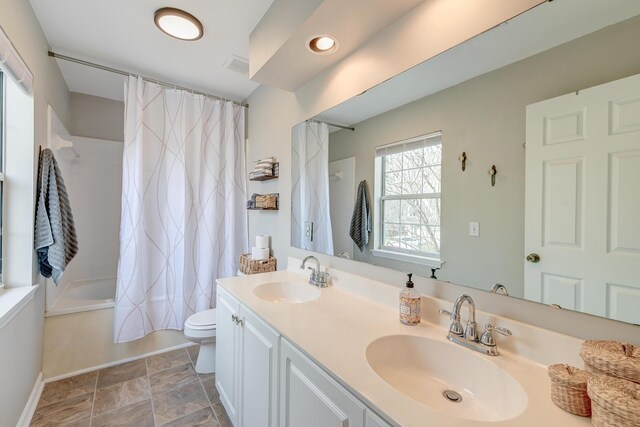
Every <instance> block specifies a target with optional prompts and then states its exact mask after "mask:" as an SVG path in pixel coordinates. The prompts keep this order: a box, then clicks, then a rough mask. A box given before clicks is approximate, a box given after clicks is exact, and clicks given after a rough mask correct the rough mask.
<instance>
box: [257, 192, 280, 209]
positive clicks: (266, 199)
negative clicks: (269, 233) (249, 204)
mask: <svg viewBox="0 0 640 427" xmlns="http://www.w3.org/2000/svg"><path fill="white" fill-rule="evenodd" d="M256 208H258V209H277V208H278V195H277V194H263V195H260V196H256Z"/></svg>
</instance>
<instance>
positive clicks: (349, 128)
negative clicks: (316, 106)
mask: <svg viewBox="0 0 640 427" xmlns="http://www.w3.org/2000/svg"><path fill="white" fill-rule="evenodd" d="M307 121H308V122H313V123H326V124H328V125H329V126H333V127H334V128H339V129H347V130H352V131H355V130H356V128H352V127H349V126H342V125H337V124H335V123H329V122H323V121H321V120H316V119H309V120H307Z"/></svg>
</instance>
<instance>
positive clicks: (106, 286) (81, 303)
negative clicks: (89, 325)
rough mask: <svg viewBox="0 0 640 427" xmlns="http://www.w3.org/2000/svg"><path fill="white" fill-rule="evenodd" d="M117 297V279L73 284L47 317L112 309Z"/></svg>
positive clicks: (68, 286) (65, 290)
mask: <svg viewBox="0 0 640 427" xmlns="http://www.w3.org/2000/svg"><path fill="white" fill-rule="evenodd" d="M115 296H116V279H115V277H113V278H109V279H97V280H83V281H78V282H71V283H69V285H67V287H66V288H65V289H64V291H63V292H62V295H60V298H58V300H57V301H56V302H55V304H54V305H53V307H51V309H50V310H49V311H47V312H46V314H45V317H49V316H58V315H61V314H69V313H78V312H80V311H90V310H99V309H103V308H111V307H113V303H114V299H115Z"/></svg>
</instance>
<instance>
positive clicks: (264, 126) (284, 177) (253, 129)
mask: <svg viewBox="0 0 640 427" xmlns="http://www.w3.org/2000/svg"><path fill="white" fill-rule="evenodd" d="M397 43H401V41H400V40H398V41H397ZM397 45H400V44H397ZM612 51H613V49H611V50H609V51H607V52H605V56H604V57H603V58H600V59H599V60H598V61H593V62H594V63H595V65H596V67H595V68H592V69H593V70H594V71H593V72H592V74H591V75H589V76H587V77H586V78H585V80H584V81H582V82H577V81H576V85H577V86H578V87H577V88H579V87H589V86H592V85H593V83H592V81H593V80H592V79H595V80H596V81H598V79H601V77H598V73H601V72H604V71H606V70H607V61H608V59H609V58H610V57H611V55H614V52H612ZM369 52H370V53H371V55H374V54H377V56H378V57H377V58H374V59H372V60H375V59H377V61H380V62H384V63H385V64H389V63H391V64H393V63H395V61H394V60H395V58H394V51H393V50H389V49H385V48H383V47H382V48H380V49H377V50H376V49H373V47H371V46H370V49H369ZM401 54H402V53H398V55H401ZM423 59H425V58H423ZM554 61H555V62H557V63H558V68H559V69H563V70H564V73H568V72H571V70H572V68H571V65H572V63H571V60H570V59H567V58H554ZM349 63H350V58H346V59H345V60H344V61H343V62H342V63H341V64H340V66H341V67H342V69H347V68H349ZM398 63H399V64H401V65H399V66H398V67H397V68H396V69H395V74H397V73H399V72H402V71H404V69H406V64H405V63H404V62H398ZM413 65H415V64H413ZM355 68H357V67H355ZM631 73H632V72H630V73H629V74H631ZM338 74H339V73H338ZM544 76H545V77H548V76H550V74H548V73H546V72H545V73H544ZM542 77H543V76H533V75H532V76H530V78H536V79H539V78H542ZM327 79H332V82H333V84H332V86H331V87H330V88H328V87H326V86H325V85H322V84H321V82H323V81H326V80H327ZM354 79H355V77H353V76H347V77H346V78H345V79H341V78H340V76H339V75H337V74H336V69H331V70H329V72H328V73H325V74H323V75H321V76H320V77H319V78H317V79H314V81H312V82H311V83H310V84H309V85H307V86H306V87H304V88H302V89H300V90H299V91H298V92H297V93H290V92H286V91H283V90H279V89H274V88H270V87H265V86H261V87H260V88H258V89H257V90H256V91H255V92H254V93H253V94H252V95H251V96H250V97H249V98H248V100H247V101H248V103H249V104H250V108H249V114H248V129H249V147H248V160H249V162H250V161H251V160H255V159H258V158H261V157H264V156H272V155H273V156H276V157H277V158H278V159H279V161H280V176H281V178H280V179H278V180H273V181H267V182H251V183H250V185H249V193H252V192H257V193H265V192H279V193H280V195H281V209H280V211H270V212H266V211H265V212H261V211H251V212H249V235H250V238H251V239H252V238H253V236H254V235H255V234H263V233H266V234H270V235H271V236H273V240H272V241H273V245H272V247H273V252H274V255H275V256H276V257H277V258H278V262H279V268H280V269H282V268H284V267H285V266H286V262H287V256H289V255H291V256H295V257H298V258H301V257H303V256H305V255H307V254H308V252H305V251H302V250H299V249H295V248H292V247H290V244H289V241H290V240H289V239H290V209H291V205H290V203H291V198H290V193H291V180H290V176H291V158H290V144H291V128H292V127H293V126H294V125H296V124H297V123H299V122H301V121H302V120H305V119H308V118H309V117H313V116H314V115H316V114H319V113H320V112H322V111H324V110H326V109H328V108H330V107H333V106H334V105H336V104H337V103H339V102H342V101H344V100H346V99H348V98H350V97H352V96H355V95H357V94H358V93H360V92H362V86H365V88H367V87H371V86H374V85H375V84H378V83H380V82H381V81H382V80H384V76H380V75H376V73H375V70H364V71H362V72H361V73H360V74H359V76H358V84H357V85H353V84H351V82H352V81H354ZM518 87H519V89H518V90H525V87H526V85H525V84H522V82H520V86H518ZM551 89H553V90H555V89H554V88H551ZM539 96H540V97H541V99H544V98H548V97H549V96H553V94H552V93H551V94H539ZM498 125H501V124H500V123H498ZM521 143H522V141H520V144H521ZM473 161H474V162H475V161H476V160H473ZM476 165H477V166H476ZM480 166H482V170H483V169H484V165H482V163H477V164H475V165H474V167H478V168H480ZM470 167H471V163H470ZM505 171H508V168H506V169H505ZM505 176H506V174H505ZM485 178H486V177H485ZM498 185H500V181H499V182H498ZM503 187H504V185H503ZM497 188H498V189H500V188H502V187H500V186H499V187H497ZM481 232H482V230H481ZM318 258H319V259H320V261H321V262H322V264H323V265H331V266H334V267H336V268H339V269H342V270H345V271H349V272H352V273H354V274H359V275H362V276H365V277H371V278H376V279H377V280H382V281H385V282H387V283H390V284H395V285H397V286H399V287H400V286H402V285H403V284H404V282H405V281H406V278H405V276H404V274H403V273H401V272H397V271H393V270H389V269H384V268H378V267H371V266H369V265H367V264H363V263H359V262H355V261H347V260H344V259H339V258H335V257H329V256H323V255H318ZM421 282H429V289H431V291H430V292H431V294H432V295H434V296H436V297H440V298H444V299H449V300H453V299H454V298H455V296H456V295H458V294H460V293H461V292H462V291H463V290H464V291H465V292H468V293H469V294H471V295H472V296H473V297H474V299H476V301H477V303H478V307H479V309H481V310H487V311H490V312H494V313H496V314H499V315H503V316H505V317H508V318H513V319H518V320H521V321H523V322H527V323H531V324H534V325H538V326H541V327H545V328H550V329H553V330H557V331H559V332H563V333H567V334H570V335H573V336H577V337H582V338H610V339H620V340H627V341H628V342H638V328H637V327H636V326H632V325H626V324H622V323H619V322H614V321H611V320H607V319H601V318H595V317H592V316H589V315H585V314H580V313H567V312H564V311H559V310H554V309H551V308H549V307H546V306H543V305H539V304H535V303H530V302H527V301H522V300H517V299H514V298H506V297H502V296H498V295H492V294H489V293H486V292H480V291H475V290H471V289H468V288H462V287H459V286H455V285H449V286H446V287H443V286H435V285H434V284H433V283H431V282H433V281H429V280H428V279H421V278H418V279H417V281H416V283H421ZM434 283H435V282H434Z"/></svg>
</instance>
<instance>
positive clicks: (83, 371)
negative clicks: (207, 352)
mask: <svg viewBox="0 0 640 427" xmlns="http://www.w3.org/2000/svg"><path fill="white" fill-rule="evenodd" d="M194 345H197V344H196V343H192V342H187V343H184V344H178V345H174V346H173V347H167V348H163V349H160V350H156V351H151V352H149V353H144V354H139V355H137V356H133V357H127V358H125V359H119V360H115V361H113V362H109V363H103V364H102V365H97V366H91V367H89V368H84V369H80V370H77V371H73V372H67V373H65V374H60V375H56V376H55V377H51V378H46V379H45V380H44V382H45V383H50V382H53V381H58V380H63V379H65V378H71V377H75V376H76V375H80V374H86V373H87V372H92V371H95V370H98V369H104V368H110V367H111V366H115V365H120V364H122V363H127V362H133V361H134V360H139V359H144V358H145V357H150V356H155V355H157V354H162V353H166V352H168V351H173V350H179V349H181V348H187V347H191V346H194Z"/></svg>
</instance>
